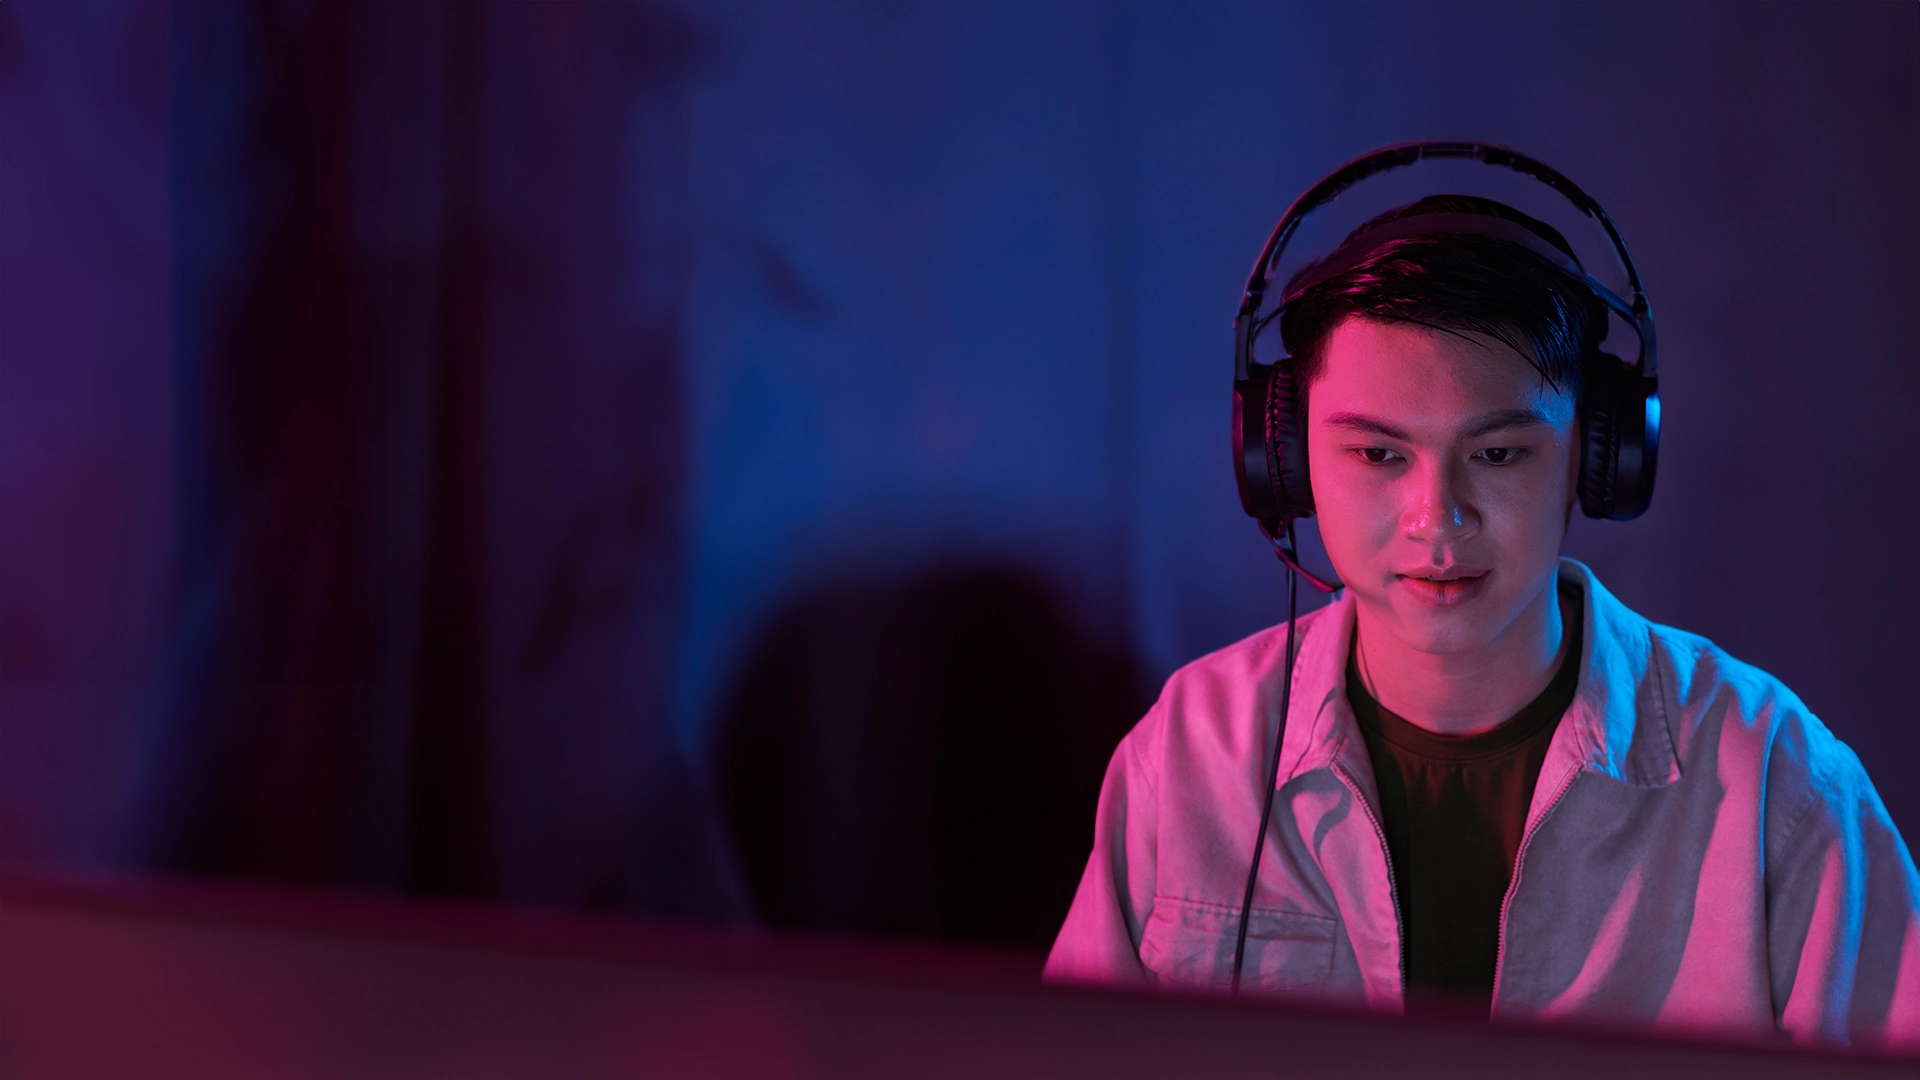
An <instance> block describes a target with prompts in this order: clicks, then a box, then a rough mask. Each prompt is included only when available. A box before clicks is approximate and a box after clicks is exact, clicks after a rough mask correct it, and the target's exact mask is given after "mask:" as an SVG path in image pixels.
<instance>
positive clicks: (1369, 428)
mask: <svg viewBox="0 0 1920 1080" xmlns="http://www.w3.org/2000/svg"><path fill="white" fill-rule="evenodd" d="M1326 424H1327V426H1328V427H1337V428H1346V429H1347V430H1348V431H1359V432H1364V433H1366V434H1368V435H1378V436H1380V437H1381V438H1383V439H1395V440H1398V441H1400V442H1411V441H1412V436H1410V435H1408V434H1407V433H1406V432H1404V431H1401V430H1400V429H1399V428H1397V427H1394V426H1393V425H1392V424H1389V423H1387V422H1386V421H1385V420H1376V419H1374V418H1373V417H1371V416H1366V415H1363V414H1361V413H1354V412H1337V413H1334V414H1333V415H1331V416H1329V417H1327V419H1326Z"/></svg>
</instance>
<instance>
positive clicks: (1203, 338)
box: [0, 3, 1920, 941]
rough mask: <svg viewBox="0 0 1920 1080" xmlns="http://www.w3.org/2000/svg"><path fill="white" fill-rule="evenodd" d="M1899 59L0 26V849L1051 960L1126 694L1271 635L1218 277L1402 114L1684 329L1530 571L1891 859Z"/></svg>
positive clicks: (858, 23)
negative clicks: (1638, 440) (879, 938)
mask: <svg viewBox="0 0 1920 1080" xmlns="http://www.w3.org/2000/svg"><path fill="white" fill-rule="evenodd" d="M1916 59H1920V9H1916V8H1915V7H1914V6H1913V5H1910V4H1861V5H1850V4H1821V5H1744V4H1728V5H1721V4H1684V5H1639V4H1632V5H1612V4H1581V5H1557V4H1556V5H1545V4H1541V5H1533V4H1511V5H1509V4H1364V3H1361V4H1343V5H1301V6H1288V5H1275V4H1264V3H1263V4H1246V5H1238V4H1226V3H1222V4H1207V5H1175V4H1111V5H1091V4H1058V5H1028V4H1017V5H1016V4H1009V5H1004V6H1000V5H985V4H979V5H945V4H924V5H919V4H878V3H876V4H861V5H854V4H848V5H826V4H815V5H793V4H765V5H762V4H747V3H734V4H713V5H686V6H680V5H646V6H627V7H616V6H598V5H593V6H582V7H574V6H563V5H540V6H533V7H524V8H523V7H514V6H501V7H491V6H460V7H440V6H419V5H403V6H400V7H398V8H391V7H387V6H385V5H375V4H338V5H331V4H329V5H321V4H292V3H287V4H269V3H262V4H257V5H235V6H223V5H182V6H178V7H176V8H173V9H168V8H166V7H164V6H161V5H156V4H146V3H123V4H99V5H86V6H78V5H74V6H69V5H62V4H56V3H24V4H23V3H10V4H6V5H4V6H0V852H4V853H5V854H6V855H8V856H10V857H12V858H15V859H18V860H26V861H31V862H37V863H44V864H54V865H62V866H80V867H91V868H103V869H131V870H161V871H168V872H192V873H206V874H222V875H239V876H250V877H275V878H280V879H285V880H294V881H303V882H310V883H336V884H348V885H354V886H358V887H367V888H380V889H404V890H413V891H425V892H442V893H445V892H451V893H454V894H458V895H474V896H491V897H498V898H502V899H508V900H514V901H519V902H535V903H546V904H559V905H567V906H598V907H607V908H614V909H620V910H633V911H654V912H679V913H683V914H706V915H709V916H717V917H735V916H738V915H740V914H741V913H742V912H744V911H746V910H748V909H749V908H750V907H757V908H759V909H760V910H761V912H762V913H763V914H767V915H768V917H771V918H774V919H775V921H785V922H797V923H803V924H807V925H822V926H834V927H840V928H843V929H851V930H885V931H888V932H893V933H900V934H938V935H945V936H962V937H966V936H972V937H981V938H988V939H994V940H1007V941H1031V940H1035V935H1036V933H1038V931H1036V930H1035V929H1034V928H1035V927H1037V926H1043V924H1045V923H1046V922H1047V921H1048V915H1047V913H1048V912H1049V911H1052V910H1055V909H1056V908H1057V906H1058V905H1060V904H1063V903H1064V901H1063V900H1060V899H1059V893H1060V890H1061V889H1062V888H1063V887H1070V885H1071V879H1072V878H1073V877H1074V876H1075V875H1077V873H1078V869H1079V866H1078V861H1079V859H1080V857H1081V856H1080V853H1081V852H1083V851H1084V846H1085V843H1086V842H1087V836H1088V826H1089V819H1090V815H1091V808H1092V803H1091V792H1090V786H1091V785H1093V784H1095V783H1097V779H1098V773H1099V769H1100V766H1101V765H1102V764H1103V763H1104V757H1105V754H1106V750H1107V748H1108V747H1110V746H1111V743H1112V740H1113V738H1115V737H1117V735H1118V733H1119V732H1120V731H1123V730H1124V729H1125V727H1126V725H1127V723H1128V722H1130V720H1131V718H1132V717H1133V716H1134V715H1136V713H1137V710H1138V708H1139V707H1140V705H1141V703H1142V695H1143V694H1145V693H1149V692H1150V691H1151V689H1152V688H1153V687H1155V686H1157V685H1158V683H1159V681H1160V680H1161V679H1163V678H1164V677H1165V675H1166V674H1167V673H1168V672H1169V671H1170V670H1172V668H1174V667H1175V666H1177V665H1178V664H1180V663H1183V662H1185V661H1186V660H1188V659H1191V658H1192V657H1194V656H1196V655H1198V654H1200V653H1201V652H1204V651H1206V650H1209V649H1213V648H1216V647H1219V646H1221V645H1224V644H1226V643H1227V642H1229V641H1232V640H1234V639H1235V638H1237V637H1239V636H1241V635H1243V634H1245V633H1248V632H1250V631H1252V630H1254V629H1256V628H1258V627H1260V626H1262V625H1265V624H1267V623H1270V622H1272V621H1273V620H1274V619H1275V618H1277V617H1278V616H1277V612H1278V608H1279V605H1280V604H1281V603H1282V602H1283V596H1282V591H1281V590H1282V578H1281V576H1280V574H1279V572H1278V569H1277V567H1276V566H1274V565H1273V563H1272V559H1271V557H1270V556H1269V555H1267V554H1265V553H1264V549H1263V545H1262V542H1261V541H1260V540H1259V538H1258V537H1257V535H1256V534H1255V532H1254V530H1253V529H1252V527H1251V525H1250V524H1249V523H1247V522H1246V521H1245V520H1244V519H1243V517H1242V516H1241V514H1240V512H1239V509H1238V506H1237V502H1236V500H1235V497H1234V494H1233V489H1232V481H1231V478H1230V476H1229V474H1228V472H1227V449H1226V432H1225V426H1226V406H1227V395H1226V391H1227V386H1226V384H1227V371H1228V359H1229V357H1228V348H1229V340H1228V333H1227V322H1228V320H1229V319H1230V317H1231V312H1232V304H1233V301H1234V299H1235V296H1236V292H1237V289H1238V286H1239V284H1240V282H1241V279H1242V277H1243V275H1244V274H1245V271H1246V267H1247V265H1248V264H1249V263H1250V262H1251V260H1252V258H1253V256H1254V254H1255V252H1256V250H1257V248H1258V246H1259V243H1260V241H1261V240H1262V239H1263V238H1264V236H1265V233H1266V231H1267V230H1268V229H1269V228H1270V227H1271V225H1272V223H1273V220H1274V219H1275V218H1276V217H1278V215H1279V213H1280V211H1281V210H1282V209H1283V208H1284V206H1285V205H1286V203H1287V202H1288V200H1290V199H1291V197H1292V196H1293V195H1294V194H1295V193H1296V192H1297V191H1298V190H1299V189H1301V188H1302V187H1304V186H1305V185H1306V184H1307V183H1309V182H1310V181H1311V180H1313V179H1314V178H1315V177H1317V176H1318V175H1319V174H1321V173H1322V172H1324V171H1325V170H1326V169H1328V168H1329V167H1331V166H1332V165H1333V164H1335V163H1337V162H1339V161H1341V160H1344V159H1345V158H1347V157H1350V156H1352V155H1354V154H1356V153H1358V152H1361V151H1363V150H1366V149H1369V148H1371V147H1373V146H1375V145H1378V144H1381V143H1386V142H1390V141H1396V140H1402V139H1410V138H1422V137H1436V136H1464V137H1473V138H1480V139H1488V140H1493V141H1498V142H1505V143H1509V144H1512V145H1515V146H1518V147H1520V148H1522V149H1525V150H1526V151H1528V152H1529V153H1532V154H1535V155H1537V156H1539V157H1541V158H1543V159H1545V160H1547V161H1548V162H1550V163H1553V164H1554V165H1556V166H1557V167H1559V168H1560V169H1562V170H1563V171H1565V172H1567V173H1569V174H1570V175H1572V176H1573V177H1575V178H1576V179H1577V180H1579V181H1580V182H1581V183H1582V184H1583V185H1584V186H1585V187H1586V188H1587V189H1588V190H1589V191H1591V192H1592V193H1594V194H1595V195H1596V196H1597V197H1598V198H1599V199H1600V200H1601V201H1602V202H1603V203H1605V204H1606V206H1607V208H1608V209H1609V211H1610V212H1611V213H1612V215H1613V217H1614V220H1615V221H1616V222H1617V223H1618V224H1619V225H1620V227H1621V229H1622V230H1623V232H1624V233H1625V234H1626V236H1627V238H1628V240H1629V242H1630V243H1631V245H1632V247H1633V250H1634V254H1635V256H1636V258H1637V260H1638V262H1639V265H1640V269H1641V271H1642V274H1643V276H1644V278H1645V280H1646V283H1647V287H1648V290H1649V293H1650V295H1651V297H1652V299H1653V302H1654V304H1655V309H1656V311H1657V313H1658V315H1659V320H1660V331H1661V341H1662V345H1663V349H1662V355H1663V360H1664V369H1663V375H1664V380H1663V387H1662V390H1663V396H1664V399H1665V402H1666V407H1667V414H1666V415H1667V431H1666V442H1665V446H1664V448H1663V458H1662V465H1661V478H1660V489H1659V493H1658V495H1657V496H1656V498H1655V501H1654V505H1653V509H1652V510H1651V511H1650V512H1649V513H1648V514H1647V515H1646V516H1645V517H1644V518H1643V519H1641V520H1639V521H1636V522H1633V523H1630V524H1624V525H1621V524H1596V523H1592V522H1585V521H1582V522H1580V523H1578V524H1577V525H1576V527H1575V533H1574V536H1573V539H1572V541H1571V543H1570V552H1571V553H1572V554H1575V555H1577V556H1579V557H1581V558H1583V559H1586V560H1587V561H1588V562H1589V563H1590V564H1591V565H1593V566H1594V568H1595V569H1596V570H1597V571H1598V572H1599V573H1600V575H1601V576H1602V578H1603V579H1604V580H1605V581H1607V583H1608V584H1609V586H1610V587H1611V588H1613V589H1614V591H1616V592H1617V593H1619V594H1620V595H1621V596H1622V597H1623V598H1624V599H1626V600H1627V601H1628V602H1629V603H1631V604H1633V605H1635V606H1637V607H1638V608H1639V609H1640V610H1642V611H1643V612H1645V613H1646V614H1648V615H1650V616H1652V617H1654V618H1656V619H1659V620H1661V621H1664V622H1669V623H1673V624H1676V625H1679V626H1682V627H1685V628H1687V629H1690V630H1695V631H1698V632H1701V633H1704V634H1706V635H1708V636H1710V637H1712V638H1714V639H1715V640H1716V641H1718V642H1720V643H1721V644H1722V645H1724V646H1725V647H1727V648H1728V649H1729V650H1731V651H1732V652H1733V653H1734V654H1735V655H1737V656H1740V657H1742V658H1744V659H1747V660H1750V661H1752V662H1755V663H1757V664H1759V665H1761V666H1763V667H1766V668H1768V669H1769V670H1771V671H1773V672H1775V673H1776V674H1778V675H1780V676H1781V677H1782V678H1783V679H1785V680H1786V681H1787V683H1788V684H1789V685H1791V686H1792V687H1794V688H1795V689H1796V690H1797V691H1798V692H1799V693H1800V694H1801V695H1802V696H1803V697H1804V698H1805V699H1806V700H1807V702H1808V703H1809V704H1810V705H1811V706H1812V707H1813V709H1814V710H1815V711H1816V712H1818V713H1819V714H1820V715H1821V716H1822V717H1823V718H1824V719H1825V720H1826V721H1827V722H1828V723H1829V724H1830V726H1832V727H1833V728H1834V729H1835V731H1837V732H1838V733H1839V734H1840V735H1841V737H1842V738H1844V739H1846V740H1847V741H1848V742H1849V743H1850V744H1851V745H1853V746H1854V747H1855V748H1856V749H1857V750H1858V751H1859V752H1860V754H1861V756H1862V757H1863V758H1864V759H1865V760H1866V762H1867V765H1868V768H1869V770H1870V771H1871V772H1872V773H1873V774H1874V775H1875V777H1876V779H1877V781H1878V783H1879V786H1880V788H1881V791H1882V794H1883V796H1884V797H1885V799H1886V801H1887V802H1888V804H1889V807H1890V809H1891V810H1892V812H1893V814H1894V817H1895V819H1896V821H1897V822H1899V823H1900V825H1901V826H1902V828H1903V829H1904V831H1905V832H1906V833H1907V835H1908V836H1910V837H1911V836H1913V835H1915V834H1916V833H1920V787H1916V785H1914V784H1912V783H1911V782H1910V781H1909V777H1908V774H1907V770H1909V769H1911V768H1912V766H1913V763H1914V762H1916V761H1920V733H1916V725H1914V724H1913V723H1911V722H1910V721H1909V720H1908V719H1907V713H1908V712H1909V711H1910V709H1909V707H1908V705H1907V701H1906V698H1907V689H1906V687H1905V685H1904V680H1903V679H1902V678H1901V676H1900V675H1899V673H1900V672H1901V671H1903V670H1905V669H1906V667H1907V665H1908V664H1909V663H1910V661H1909V658H1910V657H1912V656H1913V655H1915V654H1916V652H1917V651H1920V629H1917V628H1916V627H1917V626H1920V624H1917V623H1916V621H1915V620H1913V619H1911V618H1908V617H1905V615H1906V613H1907V612H1909V611H1911V610H1913V609H1914V608H1915V607H1916V606H1917V605H1920V587H1917V585H1920V570H1916V568H1915V565H1914V564H1912V563H1911V562H1909V561H1908V560H1906V558H1905V557H1904V552H1903V551H1902V550H1901V549H1900V548H1898V547H1897V546H1896V545H1897V544H1898V543H1899V542H1900V540H1901V538H1904V537H1906V536H1908V535H1913V534H1915V533H1916V531H1920V509H1916V506H1917V505H1920V501H1916V500H1914V499H1912V498H1908V497H1905V496H1904V494H1903V492H1904V490H1905V484H1904V476H1903V468H1904V463H1905V460H1906V458H1907V456H1908V455H1907V453H1906V442H1907V440H1908V438H1909V437H1910V436H1911V435H1912V434H1913V433H1914V432H1915V430H1916V423H1915V421H1916V410H1917V408H1920V385H1917V384H1920V374H1916V363H1915V362H1916V361H1917V360H1920V355H1916V353H1917V350H1916V347H1915V345H1914V342H1915V341H1916V340H1920V306H1916V305H1914V304H1913V303H1912V302H1911V299H1910V298H1911V297H1913V296H1914V295H1916V294H1920V262H1916V261H1915V260H1914V259H1913V258H1912V256H1911V252H1912V251H1913V250H1914V249H1915V247H1916V244H1917V243H1920V202H1916V200H1914V199H1913V198H1912V196H1911V192H1912V191H1914V190H1916V189H1920V144H1916V142H1915V140H1914V139H1913V137H1912V135H1913V132H1914V131H1916V130H1920V64H1917V63H1916ZM1036 658H1037V659H1036ZM783 740H784V741H783ZM782 747H784V748H785V750H784V751H782V752H783V753H786V754H789V755H801V756H793V757H783V758H781V759H780V760H782V761H783V762H790V763H791V767H789V768H782V769H773V770H769V769H767V768H766V767H765V766H764V762H765V760H766V755H768V754H770V753H772V752H774V750H776V749H779V748H782ZM796 747H797V748H798V749H795V748H796ZM803 751H804V754H802V752H803ZM802 757H804V760H802ZM756 762H758V763H760V764H758V765H756ZM954 762H962V763H965V767H964V768H957V767H955V766H954V764H953V763H954ZM943 763H944V764H943ZM1089 763H1090V764H1089ZM756 768H757V769H758V771H756ZM1023 770H1024V771H1023ZM1050 777H1060V778H1062V779H1061V780H1060V782H1059V783H1057V784H1050V783H1049V782H1048V778H1050ZM970 798H971V799H975V800H977V801H976V802H969V801H968V800H969V799H970ZM995 808H998V810H995ZM775 814H778V815H780V817H781V820H783V821H786V822H788V824H789V825H790V826H791V828H793V829H797V830H800V831H801V832H804V833H805V834H806V837H802V836H800V835H799V834H797V833H775V832H769V831H767V829H766V827H765V825H764V823H765V821H766V820H768V819H769V818H770V817H771V816H773V815H775ZM996 815H997V816H996ZM726 821H730V822H731V827H730V828H729V827H728V826H726V825H724V824H723V822H726ZM1035 821H1043V822H1045V823H1046V825H1045V827H1044V828H1037V827H1029V826H1030V825H1031V823H1032V822H1035ZM882 824H884V825H885V827H884V828H883V827H881V826H882ZM809 830H810V831H809ZM1034 832H1041V833H1045V834H1046V835H1044V836H1041V837H1039V838H1038V839H1033V838H1030V837H1028V834H1030V833H1034ZM729 833H731V834H733V835H732V842H729V839H728V834H729ZM807 837H810V839H809V838H807ZM1023 837H1027V839H1021V838H1023ZM1010 843H1013V844H1019V845H1025V846H1021V847H1019V851H1020V853H1021V854H1020V858H1022V859H1026V860H1029V862H1030V865H1031V866H1032V867H1033V868H1034V870H1033V877H1034V880H1035V881H1036V884H1035V885H1034V893H1033V898H1032V902H1031V910H1032V914H1030V915H1029V916H1026V917H1025V918H1026V922H1025V923H1023V924H1022V925H1021V926H1020V927H1011V926H991V925H979V924H977V923H976V922H969V921H968V917H967V916H966V914H965V913H966V912H967V911H969V910H971V908H970V907H969V905H970V903H971V902H972V901H970V900H969V898H968V894H966V892H965V890H964V888H963V887H962V886H961V885H960V884H956V882H964V881H966V880H968V879H969V878H970V877H971V876H973V875H974V874H975V873H976V868H977V867H979V866H980V865H982V864H981V862H980V860H982V859H987V858H988V857H989V856H990V855H991V854H992V853H993V852H995V851H1003V850H1009V849H1008V848H1007V847H1006V845H1007V844H1010ZM770 849H771V850H790V851H807V852H817V853H819V858H821V859H831V860H837V861H835V862H834V863H833V866H834V869H833V870H832V871H831V872H830V873H829V872H827V871H823V870H819V869H817V866H818V864H816V863H807V864H806V865H802V866H800V867H797V868H796V867H786V868H784V869H783V868H781V867H777V866H770V865H768V864H767V863H766V862H765V860H764V859H759V857H757V856H754V855H753V854H752V853H753V852H755V851H762V852H764V851H767V850H770ZM460 852H464V854H460ZM739 852H746V853H747V855H748V857H747V858H745V859H741V858H737V857H735V856H736V855H737V854H738V853H739ZM450 853H452V854H450ZM449 860H451V861H449ZM809 865H811V866H815V867H816V868H815V869H813V870H809V869H807V866H809ZM1047 867H1054V868H1055V869H1054V870H1052V871H1051V872H1050V874H1049V871H1047V869H1046V868H1047ZM1041 879H1044V880H1041ZM1062 882H1065V885H1064V886H1063V884H1062ZM888 889H892V890H893V892H892V893H887V890H888ZM882 893H887V895H881V894H882ZM770 898H771V899H770Z"/></svg>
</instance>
